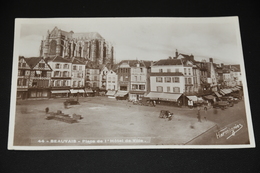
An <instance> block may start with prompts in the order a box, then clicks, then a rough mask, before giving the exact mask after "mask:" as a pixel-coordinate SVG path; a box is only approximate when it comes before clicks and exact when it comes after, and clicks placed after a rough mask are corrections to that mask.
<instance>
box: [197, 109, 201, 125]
mask: <svg viewBox="0 0 260 173" xmlns="http://www.w3.org/2000/svg"><path fill="white" fill-rule="evenodd" d="M197 115H198V116H197V118H198V121H199V122H201V115H200V107H199V106H198V113H197Z"/></svg>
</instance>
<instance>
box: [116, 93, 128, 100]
mask: <svg viewBox="0 0 260 173" xmlns="http://www.w3.org/2000/svg"><path fill="white" fill-rule="evenodd" d="M115 97H116V100H127V99H128V91H117V93H116V94H115Z"/></svg>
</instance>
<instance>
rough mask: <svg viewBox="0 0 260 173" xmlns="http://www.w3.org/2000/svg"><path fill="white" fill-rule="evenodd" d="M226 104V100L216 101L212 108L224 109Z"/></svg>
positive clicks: (227, 103)
mask: <svg viewBox="0 0 260 173" xmlns="http://www.w3.org/2000/svg"><path fill="white" fill-rule="evenodd" d="M228 106H229V102H228V101H218V102H215V103H214V104H213V108H221V109H222V110H224V109H226V108H227V107H228Z"/></svg>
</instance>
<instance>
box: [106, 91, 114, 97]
mask: <svg viewBox="0 0 260 173" xmlns="http://www.w3.org/2000/svg"><path fill="white" fill-rule="evenodd" d="M115 94H116V91H107V93H106V95H107V96H113V95H115Z"/></svg>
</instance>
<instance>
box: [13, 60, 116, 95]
mask: <svg viewBox="0 0 260 173" xmlns="http://www.w3.org/2000/svg"><path fill="white" fill-rule="evenodd" d="M100 71H102V73H100ZM103 71H104V73H103ZM102 74H106V76H107V77H105V79H106V80H105V81H104V80H103V79H104V77H103V75H102ZM116 87H117V75H116V74H115V72H113V71H112V70H111V69H109V70H108V68H107V67H106V66H103V67H102V68H101V67H98V66H92V65H91V62H84V61H82V60H81V59H79V58H72V59H65V58H62V57H60V56H55V57H53V58H45V59H44V58H42V57H31V58H24V57H19V63H18V78H17V97H19V98H23V99H25V98H28V97H30V98H37V97H46V98H50V97H69V96H78V95H81V96H84V95H86V94H93V90H94V91H95V90H96V89H99V88H101V89H102V88H103V89H104V90H110V89H111V90H116V89H117V88H116Z"/></svg>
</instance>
